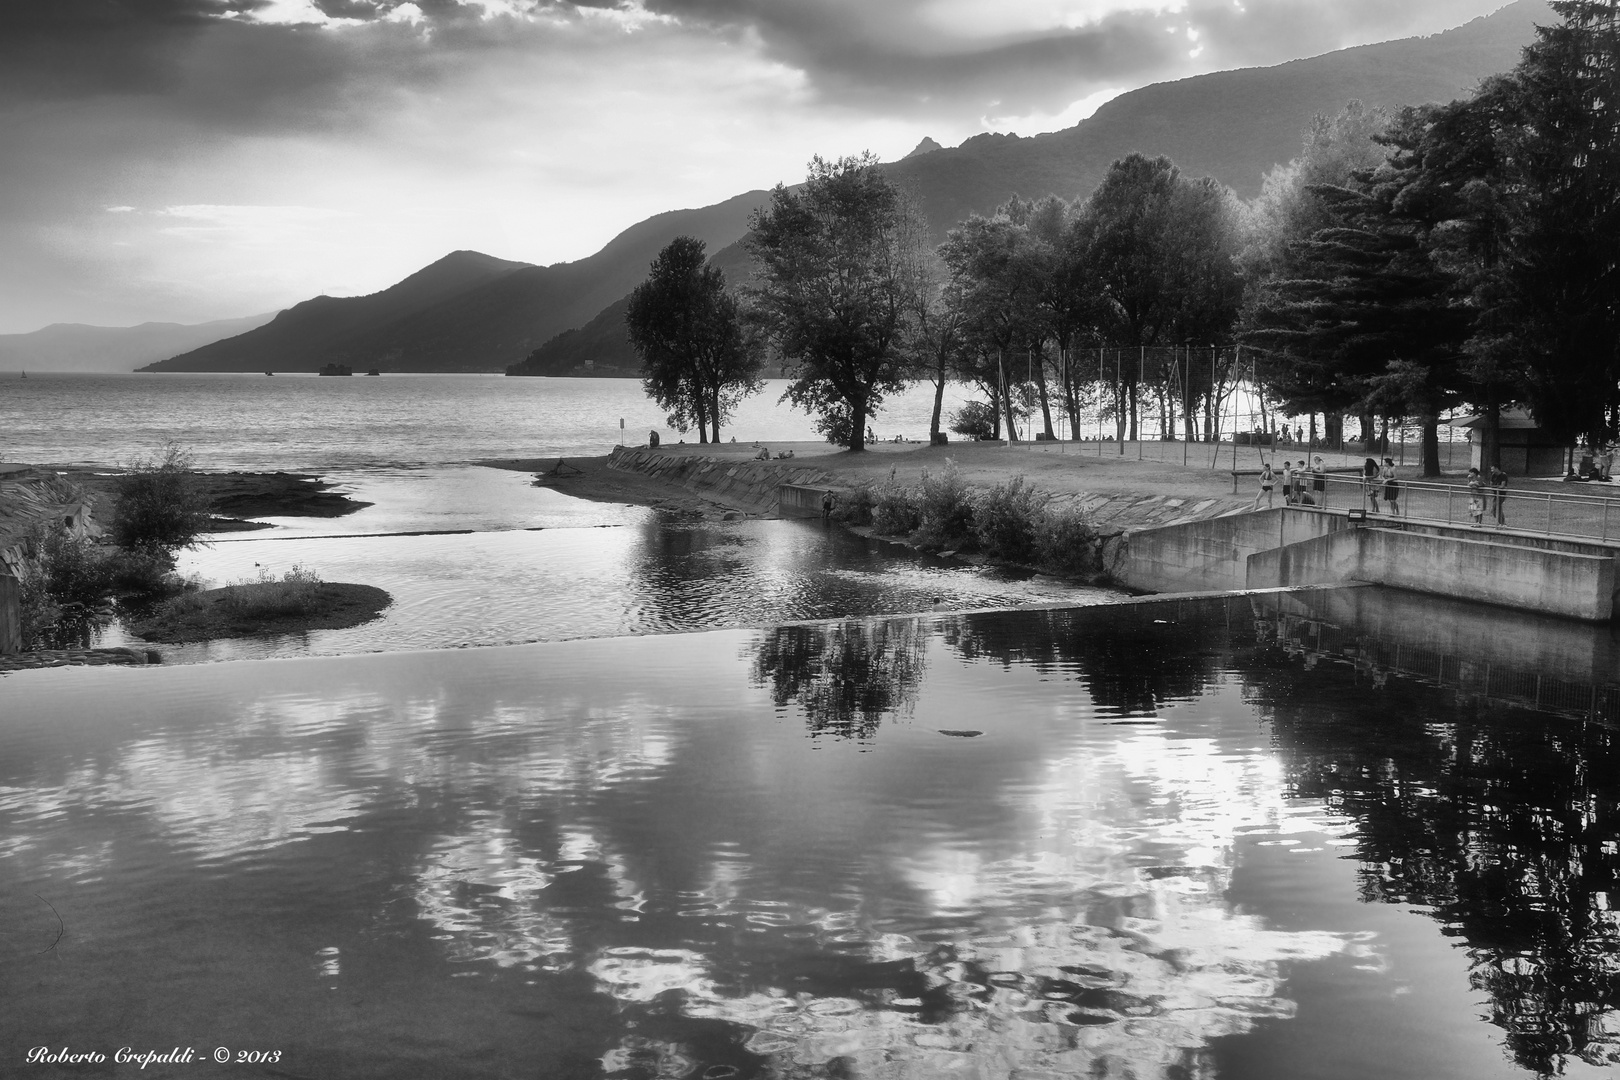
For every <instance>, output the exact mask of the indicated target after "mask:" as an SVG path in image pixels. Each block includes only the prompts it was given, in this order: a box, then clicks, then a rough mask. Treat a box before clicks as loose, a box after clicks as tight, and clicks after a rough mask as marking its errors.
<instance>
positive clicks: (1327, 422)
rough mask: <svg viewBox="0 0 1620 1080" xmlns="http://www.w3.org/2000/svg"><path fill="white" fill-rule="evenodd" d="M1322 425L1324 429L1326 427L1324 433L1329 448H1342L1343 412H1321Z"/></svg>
mask: <svg viewBox="0 0 1620 1080" xmlns="http://www.w3.org/2000/svg"><path fill="white" fill-rule="evenodd" d="M1322 427H1323V428H1324V429H1326V430H1325V434H1326V438H1327V444H1328V447H1329V449H1333V450H1343V449H1344V414H1343V413H1334V412H1330V413H1323V414H1322Z"/></svg>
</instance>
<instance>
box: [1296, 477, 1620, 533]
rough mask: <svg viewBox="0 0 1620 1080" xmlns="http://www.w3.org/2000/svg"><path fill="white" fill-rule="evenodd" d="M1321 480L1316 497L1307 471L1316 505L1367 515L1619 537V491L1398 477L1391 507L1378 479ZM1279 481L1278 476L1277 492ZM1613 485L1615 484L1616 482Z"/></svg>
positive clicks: (1307, 485) (1306, 480) (1307, 487)
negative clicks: (1471, 485)
mask: <svg viewBox="0 0 1620 1080" xmlns="http://www.w3.org/2000/svg"><path fill="white" fill-rule="evenodd" d="M1323 481H1324V482H1323V490H1322V491H1321V492H1320V495H1321V497H1320V498H1318V497H1317V496H1318V493H1317V492H1316V491H1315V490H1314V486H1313V477H1312V476H1311V475H1310V474H1306V476H1305V477H1304V483H1305V491H1306V493H1307V494H1309V495H1311V496H1312V499H1313V501H1314V502H1315V504H1316V505H1317V506H1318V507H1320V508H1325V509H1330V510H1366V511H1367V512H1368V513H1369V515H1372V516H1376V517H1380V518H1388V519H1389V520H1392V521H1393V520H1407V519H1409V520H1412V521H1419V522H1424V523H1426V524H1444V525H1460V526H1464V527H1472V526H1475V525H1478V526H1480V527H1482V528H1493V529H1508V530H1512V531H1515V532H1528V533H1537V534H1540V535H1543V536H1571V537H1581V538H1585V539H1595V540H1605V541H1606V540H1608V539H1610V537H1609V534H1610V533H1611V532H1613V533H1614V534H1615V538H1616V539H1620V507H1617V506H1616V503H1617V502H1620V490H1617V491H1616V492H1615V494H1614V496H1612V497H1611V496H1608V495H1584V494H1582V495H1577V494H1574V493H1567V494H1566V493H1565V492H1561V491H1524V490H1515V489H1514V488H1512V487H1507V488H1500V489H1498V488H1492V487H1489V486H1486V487H1484V488H1482V489H1481V490H1480V492H1478V493H1477V494H1475V493H1473V492H1470V491H1469V489H1468V488H1467V487H1466V486H1459V485H1456V484H1436V483H1431V482H1427V481H1422V480H1399V481H1397V483H1398V485H1399V486H1398V487H1397V489H1396V491H1397V498H1396V500H1395V503H1394V504H1393V506H1392V505H1391V503H1390V502H1389V501H1388V500H1387V499H1386V498H1385V497H1384V496H1385V487H1384V481H1382V480H1374V481H1372V482H1371V483H1370V484H1367V483H1364V482H1363V481H1362V480H1361V478H1360V477H1353V476H1344V475H1334V474H1331V473H1330V474H1328V475H1327V476H1326V477H1324V478H1323ZM1281 483H1282V482H1281V479H1280V478H1279V480H1278V489H1277V490H1278V492H1279V493H1280V492H1281V490H1282V487H1281ZM1615 486H1616V488H1620V484H1616V485H1615ZM1373 496H1376V498H1374V497H1373Z"/></svg>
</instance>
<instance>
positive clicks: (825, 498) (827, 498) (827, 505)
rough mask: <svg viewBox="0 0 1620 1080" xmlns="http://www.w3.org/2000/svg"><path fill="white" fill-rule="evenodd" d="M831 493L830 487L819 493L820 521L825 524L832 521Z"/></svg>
mask: <svg viewBox="0 0 1620 1080" xmlns="http://www.w3.org/2000/svg"><path fill="white" fill-rule="evenodd" d="M832 512H833V493H832V491H831V489H828V490H827V491H824V492H822V493H821V523H822V524H823V525H826V524H827V523H829V522H830V521H832Z"/></svg>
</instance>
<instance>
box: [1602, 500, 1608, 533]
mask: <svg viewBox="0 0 1620 1080" xmlns="http://www.w3.org/2000/svg"><path fill="white" fill-rule="evenodd" d="M1608 538H1609V500H1608V499H1607V498H1604V500H1603V539H1605V540H1607V539H1608Z"/></svg>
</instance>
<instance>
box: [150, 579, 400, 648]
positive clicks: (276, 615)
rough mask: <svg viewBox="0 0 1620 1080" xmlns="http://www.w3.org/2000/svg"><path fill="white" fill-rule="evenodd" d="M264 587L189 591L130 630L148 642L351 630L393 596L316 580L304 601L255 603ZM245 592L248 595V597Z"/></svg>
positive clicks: (377, 612)
mask: <svg viewBox="0 0 1620 1080" xmlns="http://www.w3.org/2000/svg"><path fill="white" fill-rule="evenodd" d="M271 584H272V585H275V584H278V583H271ZM259 587H260V586H258V585H253V584H248V585H226V586H224V587H223V588H219V589H205V590H202V591H200V592H194V593H188V594H186V595H185V596H183V597H180V598H178V600H177V601H176V602H170V603H168V604H165V605H163V606H162V607H160V608H159V609H158V610H157V611H156V612H154V613H153V614H152V615H151V616H149V617H147V618H145V619H141V620H139V621H136V622H135V623H133V625H131V626H130V632H131V633H133V634H134V635H135V636H136V637H139V638H141V639H142V640H144V641H156V642H163V643H164V644H169V645H177V644H183V643H186V642H191V641H211V640H213V639H215V638H230V637H247V636H249V635H257V634H296V633H303V632H305V631H309V630H347V629H348V628H349V627H351V626H359V625H360V624H361V623H365V622H370V621H371V620H372V619H375V618H377V617H379V616H380V615H381V614H382V612H383V609H384V608H386V607H388V605H389V604H391V603H393V601H394V598H393V597H392V596H390V595H389V594H388V593H387V592H385V591H384V590H382V589H379V588H377V587H376V586H373V585H352V584H347V583H344V582H335V581H323V582H317V583H315V584H313V585H311V586H310V587H309V588H308V589H307V590H306V591H305V593H304V595H303V597H302V598H301V600H300V602H299V603H297V604H293V605H286V606H278V605H276V604H274V603H254V602H252V601H251V593H252V591H253V590H255V589H258V588H259ZM244 593H247V594H249V596H248V598H247V599H244Z"/></svg>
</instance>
